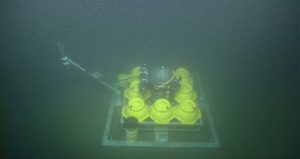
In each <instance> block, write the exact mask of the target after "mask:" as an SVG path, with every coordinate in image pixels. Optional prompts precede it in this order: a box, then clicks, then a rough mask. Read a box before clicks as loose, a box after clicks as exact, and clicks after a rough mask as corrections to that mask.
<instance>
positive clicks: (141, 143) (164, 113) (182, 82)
mask: <svg viewBox="0 0 300 159" xmlns="http://www.w3.org/2000/svg"><path fill="white" fill-rule="evenodd" d="M57 45H58V48H59V50H60V53H61V56H62V57H61V62H62V64H63V65H64V66H65V67H66V68H70V67H73V68H75V69H77V70H79V71H80V72H83V73H84V74H86V75H87V76H88V77H90V78H92V79H94V80H96V81H98V82H99V83H100V84H101V85H104V86H106V87H107V88H109V89H110V90H112V91H113V95H112V97H111V103H110V104H109V108H108V113H107V119H106V124H105V128H104V133H103V137H102V141H101V143H102V145H103V146H115V147H121V146H125V147H131V146H134V147H178V148H182V147H193V148H219V147H220V146H221V144H220V141H219V137H218V134H217V131H216V128H215V125H214V122H213V119H212V115H211V112H210V110H209V106H208V103H207V99H206V96H205V92H204V88H203V84H202V83H201V81H200V79H199V78H198V76H196V75H195V74H193V73H192V72H189V71H188V69H187V68H185V67H178V68H176V69H171V68H169V67H167V66H164V65H162V66H155V67H149V66H148V65H145V64H143V65H141V66H136V67H133V68H131V69H128V70H129V71H128V72H122V73H120V74H119V75H116V76H117V80H116V81H114V82H115V83H111V84H110V83H108V82H107V81H104V80H103V75H102V74H101V73H99V72H90V71H88V70H87V69H86V68H84V67H82V66H81V65H79V64H78V63H76V62H75V61H74V60H72V59H70V58H69V57H68V56H66V55H65V53H64V45H63V44H62V43H58V44H57ZM195 77H196V78H195Z"/></svg>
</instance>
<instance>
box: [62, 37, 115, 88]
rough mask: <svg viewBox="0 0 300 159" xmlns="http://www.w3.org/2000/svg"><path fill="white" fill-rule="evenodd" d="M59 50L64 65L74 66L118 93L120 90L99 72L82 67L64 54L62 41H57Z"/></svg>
mask: <svg viewBox="0 0 300 159" xmlns="http://www.w3.org/2000/svg"><path fill="white" fill-rule="evenodd" d="M57 45H58V48H59V51H60V53H61V55H62V57H61V58H60V60H61V62H62V64H63V65H64V66H66V67H67V68H69V67H71V66H73V67H74V68H77V69H78V70H79V71H81V72H83V73H85V74H86V75H87V76H89V77H91V78H93V79H95V80H96V81H97V82H99V83H100V84H102V85H104V86H106V87H107V88H109V89H110V90H112V91H114V92H116V93H117V94H120V93H121V92H120V90H118V89H117V88H115V87H114V86H112V85H111V84H109V83H107V82H105V81H103V80H102V79H101V78H102V74H101V73H99V72H89V71H88V70H87V69H85V68H84V67H82V66H81V65H79V64H78V63H76V62H74V61H73V60H71V59H70V58H69V57H68V56H66V55H65V53H64V49H65V46H64V44H63V43H60V42H57Z"/></svg>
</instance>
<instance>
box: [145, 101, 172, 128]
mask: <svg viewBox="0 0 300 159" xmlns="http://www.w3.org/2000/svg"><path fill="white" fill-rule="evenodd" d="M150 117H151V119H152V120H154V121H155V122H156V123H158V124H167V123H168V122H169V121H170V120H172V119H173V108H172V107H171V105H170V102H169V101H168V100H166V99H158V100H156V101H155V102H154V104H153V105H152V106H151V108H150Z"/></svg>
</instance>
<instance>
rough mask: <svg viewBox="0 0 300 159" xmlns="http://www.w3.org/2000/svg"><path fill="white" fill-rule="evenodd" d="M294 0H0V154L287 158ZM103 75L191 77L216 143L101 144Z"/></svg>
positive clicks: (295, 70)
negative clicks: (142, 69) (179, 69)
mask: <svg viewBox="0 0 300 159" xmlns="http://www.w3.org/2000/svg"><path fill="white" fill-rule="evenodd" d="M298 15H299V2H297V1H292V0H288V1H280V0H274V1H256V0H255V1H240V0H236V1H234V0H226V1H217V0H213V1H156V0H155V1H135V0H132V1H104V0H103V1H98V0H91V1H71V0H60V1H57V0H52V1H45V2H40V1H35V0H32V1H16V0H9V1H8V0H3V1H1V2H0V37H1V44H0V46H1V47H0V49H1V50H0V54H1V72H0V75H1V76H0V77H1V86H0V88H1V111H0V112H1V117H2V118H1V119H2V120H1V121H2V123H1V124H2V127H3V129H1V130H3V131H1V141H0V143H1V147H2V149H1V158H171V159H177V158H178V159H179V158H184V157H188V158H197V159H200V158H264V159H265V158H299V153H298V152H297V150H298V149H299V133H300V132H299V126H298V125H299V124H298V122H297V119H298V117H299V115H300V114H299V108H298V107H299V88H300V87H299V68H300V66H299V18H298ZM57 41H61V42H63V43H64V44H65V49H66V50H65V51H66V53H67V54H68V55H69V56H70V57H72V58H73V59H74V60H76V61H78V62H79V63H80V64H82V65H83V66H85V67H87V68H89V69H90V70H95V71H99V72H101V73H103V75H104V78H106V79H107V80H108V81H113V80H115V79H114V78H115V75H116V74H117V73H118V71H119V70H122V69H123V68H131V67H132V66H135V65H139V64H143V63H147V64H150V65H158V64H165V65H169V66H177V65H179V66H186V67H187V68H189V69H190V70H191V72H194V73H196V74H199V75H200V76H201V79H202V80H203V82H204V84H205V86H204V87H205V89H206V91H207V92H206V93H207V97H208V101H209V104H210V106H211V111H212V115H213V117H214V120H215V124H216V127H217V130H218V134H219V136H220V140H221V144H222V148H221V149H217V150H200V149H186V148H179V149H175V148H172V149H166V148H154V149H153V148H113V147H102V146H101V139H102V134H103V130H104V124H105V120H106V117H107V116H106V115H107V111H108V106H109V102H110V97H111V94H112V93H111V92H110V91H109V90H107V89H106V88H105V87H103V86H101V85H100V86H99V85H98V84H97V83H95V82H93V81H91V80H89V79H88V78H86V77H85V76H84V75H82V74H80V73H78V72H76V71H74V70H70V71H66V70H65V69H64V68H63V66H62V65H61V63H60V61H59V56H60V54H59V51H58V48H57V46H56V42H57Z"/></svg>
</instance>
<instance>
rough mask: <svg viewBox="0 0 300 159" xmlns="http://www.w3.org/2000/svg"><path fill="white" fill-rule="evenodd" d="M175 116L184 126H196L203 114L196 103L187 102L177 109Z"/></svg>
mask: <svg viewBox="0 0 300 159" xmlns="http://www.w3.org/2000/svg"><path fill="white" fill-rule="evenodd" d="M174 116H175V118H176V119H177V120H179V121H180V122H182V123H183V124H194V123H195V122H196V121H197V120H198V119H199V118H200V117H201V112H200V110H199V108H198V107H197V106H196V104H195V102H194V101H192V100H185V101H183V102H182V103H180V104H179V105H178V106H176V107H175V109H174Z"/></svg>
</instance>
